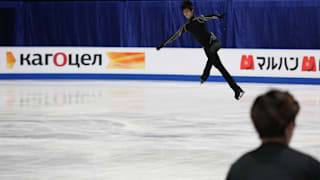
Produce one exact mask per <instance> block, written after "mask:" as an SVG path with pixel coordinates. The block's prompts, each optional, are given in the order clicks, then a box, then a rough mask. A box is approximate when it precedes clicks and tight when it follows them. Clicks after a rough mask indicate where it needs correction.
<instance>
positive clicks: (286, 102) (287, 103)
mask: <svg viewBox="0 0 320 180" xmlns="http://www.w3.org/2000/svg"><path fill="white" fill-rule="evenodd" d="M299 109H300V107H299V104H298V102H297V101H296V100H295V99H294V98H293V96H292V95H291V94H290V93H288V92H282V91H278V90H271V91H269V92H267V93H266V94H263V95H261V96H259V97H257V98H256V100H255V101H254V103H253V105H252V108H251V119H252V121H253V124H254V126H255V128H256V130H257V132H258V134H259V136H260V138H261V140H262V141H263V142H266V141H269V140H271V141H272V140H274V139H278V140H279V139H280V140H282V142H284V143H286V144H289V142H290V140H291V137H292V134H293V130H294V127H295V118H296V115H297V114H298V112H299Z"/></svg>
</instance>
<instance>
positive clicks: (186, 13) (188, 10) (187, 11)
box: [182, 8, 194, 19]
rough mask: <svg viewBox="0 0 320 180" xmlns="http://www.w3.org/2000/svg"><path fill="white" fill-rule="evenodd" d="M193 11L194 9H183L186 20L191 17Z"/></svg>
mask: <svg viewBox="0 0 320 180" xmlns="http://www.w3.org/2000/svg"><path fill="white" fill-rule="evenodd" d="M193 11H194V9H192V10H190V9H189V8H187V9H184V10H183V11H182V12H183V15H184V16H185V17H186V18H187V19H190V18H191V17H192V16H193Z"/></svg>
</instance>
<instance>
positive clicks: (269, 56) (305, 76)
mask: <svg viewBox="0 0 320 180" xmlns="http://www.w3.org/2000/svg"><path fill="white" fill-rule="evenodd" d="M219 56H220V59H221V61H222V63H223V65H224V66H225V67H226V69H227V70H228V71H229V72H230V74H231V75H232V76H234V77H235V79H236V80H237V81H240V82H267V83H268V82H270V83H298V84H300V83H302V84H320V51H319V50H276V49H221V50H220V51H219ZM0 57H1V61H0V78H1V79H123V80H182V81H199V78H200V75H201V74H202V71H203V69H204V67H205V64H206V62H207V57H206V56H205V53H204V50H203V49H201V48H163V49H161V50H160V51H157V50H156V49H155V48H109V47H98V48H97V47H0ZM211 75H212V77H211V78H209V81H223V78H222V77H221V75H220V73H219V72H218V70H217V69H215V68H212V70H211Z"/></svg>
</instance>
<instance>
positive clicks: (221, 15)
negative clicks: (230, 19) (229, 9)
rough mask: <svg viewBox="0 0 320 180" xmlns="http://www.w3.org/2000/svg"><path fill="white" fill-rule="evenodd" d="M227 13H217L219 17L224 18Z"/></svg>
mask: <svg viewBox="0 0 320 180" xmlns="http://www.w3.org/2000/svg"><path fill="white" fill-rule="evenodd" d="M226 14H227V13H222V14H219V15H217V16H218V18H219V19H222V18H223V17H224V16H225V15H226Z"/></svg>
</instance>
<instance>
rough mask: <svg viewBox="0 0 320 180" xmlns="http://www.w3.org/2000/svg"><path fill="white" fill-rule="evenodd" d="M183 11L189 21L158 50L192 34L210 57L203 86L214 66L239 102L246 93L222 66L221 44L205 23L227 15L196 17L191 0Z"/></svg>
mask: <svg viewBox="0 0 320 180" xmlns="http://www.w3.org/2000/svg"><path fill="white" fill-rule="evenodd" d="M181 10H182V12H183V15H184V16H185V17H186V18H187V19H188V21H187V22H186V23H185V24H184V25H182V26H181V27H180V29H179V30H178V31H177V32H176V33H175V34H173V35H172V36H171V37H170V38H169V39H168V40H166V41H165V42H163V43H162V44H160V45H159V46H158V47H157V50H160V49H161V48H162V47H164V46H165V45H167V44H169V43H171V42H173V41H174V40H176V39H177V38H178V37H180V36H181V35H182V34H183V33H184V32H190V33H191V34H192V35H193V37H194V38H195V39H197V40H198V42H199V43H200V44H201V45H202V47H203V48H204V51H205V53H206V55H207V57H208V61H207V64H206V66H205V68H204V71H203V73H202V76H201V79H200V82H201V84H202V83H204V82H205V81H206V80H207V79H208V77H209V76H210V70H211V68H212V66H214V67H216V68H217V69H218V70H219V71H220V72H221V74H222V75H223V77H224V78H225V79H226V81H227V82H228V84H229V86H230V87H231V88H232V90H233V91H234V93H235V95H234V97H235V98H236V99H237V100H239V99H240V98H241V97H242V96H243V94H244V91H243V90H242V89H241V88H240V86H238V85H237V83H236V82H235V80H234V79H233V78H232V77H231V75H230V74H229V72H228V71H227V70H226V68H225V67H224V66H223V65H222V63H221V61H220V58H219V55H218V50H219V49H220V48H221V43H220V41H219V40H218V39H217V37H216V36H215V35H214V34H213V33H212V32H209V31H208V29H207V26H206V24H205V22H206V21H208V20H211V19H221V18H223V17H224V15H225V14H219V15H209V16H203V15H201V16H194V15H193V13H194V6H193V4H192V2H190V1H189V0H185V1H183V2H182V4H181Z"/></svg>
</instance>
